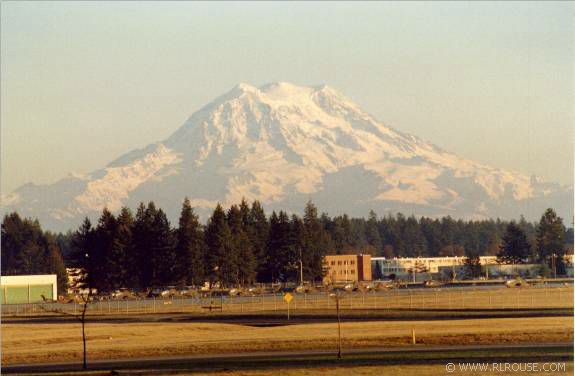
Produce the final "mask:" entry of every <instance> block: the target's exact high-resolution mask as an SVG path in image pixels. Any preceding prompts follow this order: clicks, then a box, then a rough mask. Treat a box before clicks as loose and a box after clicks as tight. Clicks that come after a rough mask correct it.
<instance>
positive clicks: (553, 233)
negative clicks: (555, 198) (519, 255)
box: [537, 209, 565, 261]
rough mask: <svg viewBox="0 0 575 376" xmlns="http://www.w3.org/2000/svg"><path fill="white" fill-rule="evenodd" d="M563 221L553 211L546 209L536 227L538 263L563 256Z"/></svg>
mask: <svg viewBox="0 0 575 376" xmlns="http://www.w3.org/2000/svg"><path fill="white" fill-rule="evenodd" d="M564 236H565V226H564V225H563V219H562V218H561V217H558V216H557V214H556V213H555V211H554V210H553V209H547V210H546V211H545V213H544V214H543V215H542V216H541V220H540V221H539V226H537V252H538V255H539V260H540V261H547V260H549V258H550V257H552V255H555V256H554V257H558V256H563V254H564V247H565V241H564Z"/></svg>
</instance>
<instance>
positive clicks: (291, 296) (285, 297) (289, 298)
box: [284, 292, 293, 303]
mask: <svg viewBox="0 0 575 376" xmlns="http://www.w3.org/2000/svg"><path fill="white" fill-rule="evenodd" d="M292 299H293V295H292V294H290V293H289V292H288V293H286V294H285V295H284V300H285V301H286V303H289V302H291V301H292Z"/></svg>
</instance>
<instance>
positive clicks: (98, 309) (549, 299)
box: [2, 286, 573, 317]
mask: <svg viewBox="0 0 575 376" xmlns="http://www.w3.org/2000/svg"><path fill="white" fill-rule="evenodd" d="M287 307H288V303H287V302H286V301H285V300H284V299H283V294H280V293H278V294H265V295H256V296H212V297H202V298H199V297H198V298H190V297H173V298H169V299H161V298H147V299H137V300H104V301H92V302H90V303H89V306H88V309H87V314H88V315H134V314H150V313H152V314H153V313H194V314H209V315H217V314H222V313H223V314H241V313H253V312H262V313H263V312H274V311H284V310H287ZM82 308H83V307H82V304H81V303H57V302H54V303H36V304H4V305H2V315H3V316H5V317H6V316H38V315H53V314H58V313H62V312H63V313H65V314H71V315H73V314H80V313H81V311H82ZM289 308H290V310H291V312H293V313H296V312H301V311H312V310H316V311H321V310H333V309H335V301H334V299H333V297H332V296H330V294H329V293H326V292H323V293H319V292H318V293H310V294H295V293H293V300H292V301H291V302H290V307H289ZM340 308H341V309H343V310H410V309H411V310H425V309H429V310H462V309H464V310H473V309H481V310H493V309H546V308H573V286H561V287H549V286H546V287H528V288H488V289H487V288H471V287H467V288H441V289H390V290H386V291H372V292H365V293H363V292H359V291H357V292H350V293H344V294H343V295H342V296H341V298H340Z"/></svg>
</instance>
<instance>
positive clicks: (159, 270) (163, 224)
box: [150, 209, 176, 286]
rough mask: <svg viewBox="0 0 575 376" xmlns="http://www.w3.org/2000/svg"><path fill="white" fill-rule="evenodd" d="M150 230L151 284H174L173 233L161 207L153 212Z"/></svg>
mask: <svg viewBox="0 0 575 376" xmlns="http://www.w3.org/2000/svg"><path fill="white" fill-rule="evenodd" d="M151 231H152V232H151V239H150V240H151V247H150V251H151V258H152V285H154V286H167V285H171V284H174V283H175V282H176V274H175V268H176V249H175V242H174V234H173V232H172V229H171V227H170V222H169V221H168V218H167V216H166V214H165V213H164V211H163V210H162V209H158V210H157V211H156V212H155V215H154V216H153V221H152V230H151Z"/></svg>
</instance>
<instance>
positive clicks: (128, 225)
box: [109, 207, 138, 288]
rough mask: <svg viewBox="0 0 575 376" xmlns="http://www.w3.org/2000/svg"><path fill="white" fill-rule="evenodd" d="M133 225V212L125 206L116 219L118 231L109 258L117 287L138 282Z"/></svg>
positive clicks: (133, 284) (129, 285) (132, 285)
mask: <svg viewBox="0 0 575 376" xmlns="http://www.w3.org/2000/svg"><path fill="white" fill-rule="evenodd" d="M133 227H134V217H133V215H132V212H131V210H130V209H129V208H127V207H123V208H122V210H121V211H120V214H119V215H118V218H117V219H116V233H115V236H114V241H113V243H112V252H111V255H110V260H109V264H110V268H111V271H110V274H111V275H115V276H116V278H117V280H116V281H115V283H114V287H115V288H120V287H136V286H137V284H138V280H137V271H136V270H134V265H135V258H136V255H135V254H134V239H133V234H132V230H133Z"/></svg>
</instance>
